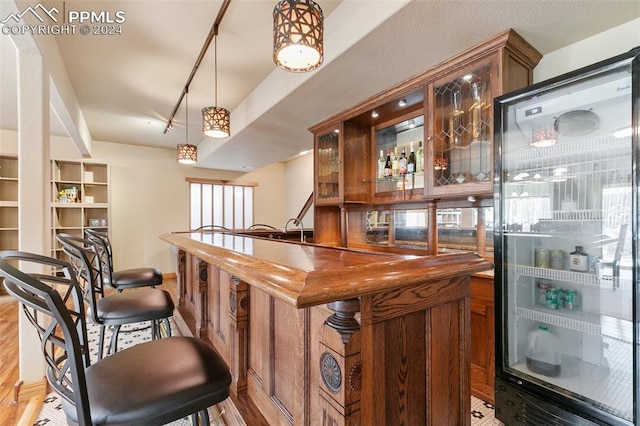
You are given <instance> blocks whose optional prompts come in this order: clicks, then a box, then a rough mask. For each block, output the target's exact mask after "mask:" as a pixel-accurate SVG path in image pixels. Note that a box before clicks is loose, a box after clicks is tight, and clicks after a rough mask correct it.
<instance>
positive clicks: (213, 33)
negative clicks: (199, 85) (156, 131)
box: [163, 0, 231, 133]
mask: <svg viewBox="0 0 640 426" xmlns="http://www.w3.org/2000/svg"><path fill="white" fill-rule="evenodd" d="M230 3H231V0H223V2H222V5H220V9H219V10H218V15H217V16H216V20H215V21H214V22H213V25H212V26H211V29H210V30H209V34H208V35H207V38H206V39H205V41H204V45H203V46H202V49H201V50H200V54H199V55H198V57H197V58H196V62H195V64H193V67H192V68H191V73H190V74H189V77H188V78H187V82H186V84H185V85H184V89H182V92H180V96H179V97H178V102H177V103H176V105H175V106H174V107H173V111H171V114H170V115H169V119H168V120H167V125H166V126H165V128H164V131H163V133H167V132H168V131H170V130H171V128H172V127H173V119H174V117H175V116H176V114H177V113H178V109H179V108H180V104H181V103H182V99H183V98H184V96H185V94H186V92H187V90H188V88H189V85H190V84H191V81H192V80H193V77H195V75H196V72H197V71H198V69H199V68H200V63H201V62H202V60H203V58H204V55H205V53H207V50H208V49H209V45H210V44H211V39H212V38H214V37H215V36H217V35H218V27H219V26H220V23H221V22H222V18H223V17H224V14H225V13H226V12H227V9H228V8H229V4H230ZM216 103H217V102H216Z"/></svg>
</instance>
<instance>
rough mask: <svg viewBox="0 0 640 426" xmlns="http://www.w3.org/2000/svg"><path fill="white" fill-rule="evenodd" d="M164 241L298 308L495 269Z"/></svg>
mask: <svg viewBox="0 0 640 426" xmlns="http://www.w3.org/2000/svg"><path fill="white" fill-rule="evenodd" d="M160 238H161V239H162V240H164V241H166V242H168V243H170V244H172V245H173V246H176V247H179V248H181V249H183V250H186V251H188V252H190V253H192V254H194V255H196V256H198V257H199V258H201V259H202V260H205V261H206V262H208V263H211V264H213V265H216V266H218V267H223V268H224V269H225V270H227V271H229V273H231V274H233V275H234V276H236V277H237V278H239V279H241V280H243V281H246V282H250V283H251V285H253V286H255V287H257V288H259V289H260V290H262V291H264V292H266V293H268V294H270V295H271V296H273V297H276V298H278V299H279V300H282V301H283V302H285V303H287V304H288V305H291V306H293V307H295V308H305V307H310V306H316V305H321V304H325V303H331V302H335V301H338V300H344V299H351V298H356V297H361V296H365V295H371V294H374V293H379V292H382V291H384V292H387V291H393V290H397V289H399V288H403V287H407V286H411V285H415V284H419V283H424V282H429V281H437V280H439V279H443V278H450V277H454V276H459V275H471V274H474V273H478V272H481V271H486V270H490V269H491V268H492V267H493V265H492V264H491V263H490V262H488V261H486V260H484V259H483V258H482V257H480V256H478V255H477V254H475V253H472V252H468V253H447V254H440V255H437V256H410V255H398V254H387V253H374V252H364V251H355V250H349V249H343V248H335V247H328V246H320V245H314V244H306V243H298V242H291V241H285V240H276V239H266V238H259V237H252V236H246V235H241V234H234V233H227V232H207V233H201V232H185V233H166V234H163V235H161V236H160Z"/></svg>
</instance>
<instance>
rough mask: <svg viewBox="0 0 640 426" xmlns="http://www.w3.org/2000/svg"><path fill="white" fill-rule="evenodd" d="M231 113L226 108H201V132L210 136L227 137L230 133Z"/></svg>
mask: <svg viewBox="0 0 640 426" xmlns="http://www.w3.org/2000/svg"><path fill="white" fill-rule="evenodd" d="M230 128H231V115H230V113H229V110H228V109H226V108H220V107H217V106H210V107H204V108H202V133H204V135H205V136H209V137H210V138H228V137H229V134H230V133H231V129H230Z"/></svg>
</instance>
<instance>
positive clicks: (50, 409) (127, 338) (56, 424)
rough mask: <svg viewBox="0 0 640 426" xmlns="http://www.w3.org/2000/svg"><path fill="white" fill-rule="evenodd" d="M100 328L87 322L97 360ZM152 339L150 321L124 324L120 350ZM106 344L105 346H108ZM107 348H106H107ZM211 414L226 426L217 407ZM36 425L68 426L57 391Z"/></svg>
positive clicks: (184, 421) (173, 332) (181, 422)
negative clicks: (220, 418)
mask: <svg viewBox="0 0 640 426" xmlns="http://www.w3.org/2000/svg"><path fill="white" fill-rule="evenodd" d="M99 330H100V328H99V327H98V326H96V325H93V324H89V323H87V337H88V340H89V352H90V354H91V361H92V362H95V361H96V360H97V359H98V335H99ZM106 334H107V338H106V339H105V340H106V341H107V343H108V340H109V336H110V333H106ZM171 335H172V336H179V335H180V330H179V329H178V327H177V326H176V324H175V322H174V321H173V319H171ZM149 340H151V330H150V328H149V323H148V322H147V323H137V324H128V325H126V326H123V327H122V328H121V330H120V338H119V340H118V350H122V349H125V348H128V347H131V346H133V345H136V344H138V343H142V342H146V341H149ZM106 346H107V345H106V344H105V348H106ZM105 350H106V349H105ZM209 416H210V418H211V425H213V426H224V422H223V421H221V420H218V419H217V417H218V413H217V412H216V411H215V409H209ZM33 424H34V426H45V425H46V426H66V425H67V419H66V416H65V414H64V411H63V410H62V404H61V401H60V397H59V396H58V394H56V393H55V392H51V393H49V394H48V395H47V396H46V397H45V398H44V401H43V403H42V407H41V408H40V412H39V413H38V417H37V418H36V420H35V422H34V423H33ZM170 425H171V426H183V425H184V426H187V425H191V419H189V418H185V419H180V420H178V421H175V422H173V423H170Z"/></svg>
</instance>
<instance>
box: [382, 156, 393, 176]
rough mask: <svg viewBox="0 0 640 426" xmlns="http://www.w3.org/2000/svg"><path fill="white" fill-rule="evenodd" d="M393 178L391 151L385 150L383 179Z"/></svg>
mask: <svg viewBox="0 0 640 426" xmlns="http://www.w3.org/2000/svg"><path fill="white" fill-rule="evenodd" d="M391 176H393V165H392V163H391V150H390V149H388V150H387V158H386V159H385V162H384V177H386V178H390V177H391Z"/></svg>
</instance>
